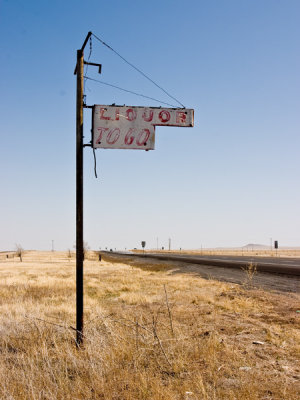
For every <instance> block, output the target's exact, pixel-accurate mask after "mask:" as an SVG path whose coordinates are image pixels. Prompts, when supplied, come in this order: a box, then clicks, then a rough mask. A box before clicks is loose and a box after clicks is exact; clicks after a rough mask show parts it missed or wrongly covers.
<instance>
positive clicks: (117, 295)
mask: <svg viewBox="0 0 300 400" xmlns="http://www.w3.org/2000/svg"><path fill="white" fill-rule="evenodd" d="M107 257H108V258H107V259H106V260H103V261H102V262H101V263H100V262H99V261H97V257H96V255H95V254H93V253H92V252H90V254H89V257H88V259H87V260H86V261H85V266H84V269H85V344H84V347H83V348H82V349H79V350H78V349H76V346H75V343H74V338H75V334H76V332H75V331H74V325H75V260H74V255H73V256H72V257H69V255H68V253H67V252H66V253H59V252H54V253H52V252H48V253H46V252H34V251H32V252H25V254H24V255H23V262H20V261H19V259H18V258H5V256H4V255H3V254H2V255H1V257H0V274H1V286H0V307H1V316H0V318H1V322H0V330H1V335H0V355H1V357H0V398H1V399H10V400H14V399H16V400H17V399H34V400H38V399H49V400H55V399H61V400H63V399H64V400H65V399H72V400H76V399H78V400H88V399H107V400H110V399H111V400H112V399H114V400H117V399H118V400H123V399H126V400H127V399H128V400H129V399H131V400H140V399H141V400H142V399H145V400H146V399H151V400H171V399H172V400H177V399H178V400H179V399H182V400H195V399H206V400H213V399H215V400H219V399H226V400H231V399H232V400H233V399H239V400H247V399H249V400H255V399H262V400H263V399H264V400H267V399H270V400H271V399H274V400H275V399H278V400H279V399H281V400H282V399H286V400H293V399H295V400H296V399H299V398H300V365H299V359H300V330H299V317H300V313H299V312H298V311H299V310H300V304H299V300H300V295H299V294H283V293H274V292H266V291H261V290H256V289H253V288H251V285H249V282H248V285H247V286H239V285H234V284H227V283H223V282H217V281H213V280H204V279H202V278H200V277H197V276H194V275H193V274H178V273H177V274H173V273H172V268H171V267H170V266H168V264H167V263H163V262H151V264H149V265H147V266H146V267H145V265H144V264H142V263H141V262H139V261H134V262H132V263H131V265H128V264H124V263H121V262H117V263H116V262H112V260H110V259H109V256H107ZM245 279H246V276H245Z"/></svg>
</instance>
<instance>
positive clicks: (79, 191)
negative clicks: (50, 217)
mask: <svg viewBox="0 0 300 400" xmlns="http://www.w3.org/2000/svg"><path fill="white" fill-rule="evenodd" d="M91 35H92V32H89V33H88V34H87V37H86V39H85V41H84V43H83V46H82V48H81V49H80V50H77V65H76V69H75V73H76V75H77V85H76V86H77V93H76V344H77V346H80V345H81V344H82V342H83V64H84V58H83V57H84V48H85V45H86V44H87V42H88V40H89V38H90V36H91Z"/></svg>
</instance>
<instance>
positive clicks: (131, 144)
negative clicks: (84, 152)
mask: <svg viewBox="0 0 300 400" xmlns="http://www.w3.org/2000/svg"><path fill="white" fill-rule="evenodd" d="M155 126H179V127H192V126H194V110H192V109H187V108H157V107H131V106H106V105H94V106H93V116H92V135H93V147H94V148H103V149H138V150H154V143H155Z"/></svg>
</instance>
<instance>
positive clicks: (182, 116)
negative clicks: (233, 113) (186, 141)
mask: <svg viewBox="0 0 300 400" xmlns="http://www.w3.org/2000/svg"><path fill="white" fill-rule="evenodd" d="M176 122H177V124H185V122H186V113H185V112H184V111H176Z"/></svg>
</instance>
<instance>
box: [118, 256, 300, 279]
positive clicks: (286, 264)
mask: <svg viewBox="0 0 300 400" xmlns="http://www.w3.org/2000/svg"><path fill="white" fill-rule="evenodd" d="M119 254H121V253H119ZM126 255H127V256H128V255H129V256H131V257H144V258H155V259H159V260H165V261H179V262H186V263H192V264H200V265H208V266H215V267H223V268H226V267H227V268H237V269H245V268H247V266H249V264H250V263H253V264H255V265H256V269H257V271H259V272H268V273H273V274H274V273H275V274H283V275H292V276H300V258H288V257H285V258H283V257H255V256H231V255H230V256H229V255H228V256H223V255H220V256H219V255H218V256H216V255H213V256H207V255H205V256H201V255H187V254H184V255H180V254H175V253H173V254H172V253H167V254H161V253H145V254H141V253H126Z"/></svg>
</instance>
